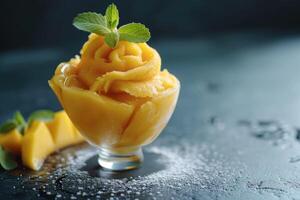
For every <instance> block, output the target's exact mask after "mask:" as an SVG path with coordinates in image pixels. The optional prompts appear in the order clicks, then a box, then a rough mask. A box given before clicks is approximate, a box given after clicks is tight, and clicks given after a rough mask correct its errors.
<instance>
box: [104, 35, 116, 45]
mask: <svg viewBox="0 0 300 200" xmlns="http://www.w3.org/2000/svg"><path fill="white" fill-rule="evenodd" d="M104 40H105V43H106V44H107V45H108V46H109V47H111V48H114V47H115V46H116V45H117V44H118V42H119V33H118V32H110V33H109V34H106V35H105V39H104Z"/></svg>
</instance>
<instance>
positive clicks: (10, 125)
mask: <svg viewBox="0 0 300 200" xmlns="http://www.w3.org/2000/svg"><path fill="white" fill-rule="evenodd" d="M53 118H54V112H53V111H51V110H37V111H35V112H33V113H31V114H30V115H29V117H28V120H27V122H26V120H25V118H24V117H23V115H22V113H21V112H20V111H16V112H15V113H14V115H13V117H12V118H11V119H8V120H6V121H5V122H3V123H2V124H1V125H0V134H6V133H8V132H10V131H12V130H14V129H18V130H19V131H20V133H21V134H22V135H24V132H25V129H26V128H27V126H30V125H31V123H32V122H33V121H35V120H39V121H51V120H52V119H53Z"/></svg>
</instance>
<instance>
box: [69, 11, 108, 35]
mask: <svg viewBox="0 0 300 200" xmlns="http://www.w3.org/2000/svg"><path fill="white" fill-rule="evenodd" d="M73 25H74V26H75V27H76V28H78V29H79V30H82V31H87V32H91V33H96V34H98V35H105V34H107V33H109V32H110V30H109V29H108V28H107V21H106V18H105V17H104V16H103V15H101V14H100V13H95V12H85V13H81V14H78V15H77V16H76V17H75V18H74V20H73Z"/></svg>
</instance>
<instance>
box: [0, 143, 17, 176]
mask: <svg viewBox="0 0 300 200" xmlns="http://www.w3.org/2000/svg"><path fill="white" fill-rule="evenodd" d="M0 165H1V166H2V167H3V169H5V170H12V169H15V168H16V167H17V166H18V164H17V162H16V161H15V160H14V158H13V156H12V155H11V154H10V153H9V152H6V151H5V150H4V149H3V148H2V146H0Z"/></svg>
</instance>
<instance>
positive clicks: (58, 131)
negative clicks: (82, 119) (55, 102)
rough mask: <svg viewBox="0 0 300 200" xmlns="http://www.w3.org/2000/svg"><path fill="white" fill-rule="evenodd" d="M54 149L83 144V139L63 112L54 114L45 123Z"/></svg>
mask: <svg viewBox="0 0 300 200" xmlns="http://www.w3.org/2000/svg"><path fill="white" fill-rule="evenodd" d="M46 125H47V127H48V129H49V131H50V133H51V135H52V138H53V141H54V144H55V148H56V149H61V148H64V147H67V146H69V145H73V144H77V143H80V142H83V141H84V139H83V137H82V136H81V135H80V134H79V133H78V132H77V130H76V129H75V127H74V125H73V124H72V122H71V120H70V119H69V117H68V115H67V114H66V112H65V111H59V112H57V113H55V115H54V119H53V120H52V121H50V122H47V123H46Z"/></svg>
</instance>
